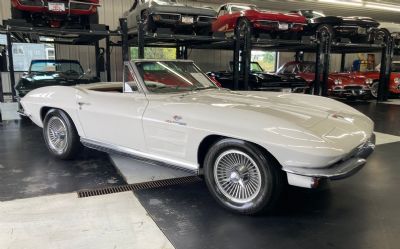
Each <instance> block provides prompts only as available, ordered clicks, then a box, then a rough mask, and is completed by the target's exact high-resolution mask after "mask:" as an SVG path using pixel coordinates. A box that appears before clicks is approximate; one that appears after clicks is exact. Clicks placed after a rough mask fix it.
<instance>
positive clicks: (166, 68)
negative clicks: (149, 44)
mask: <svg viewBox="0 0 400 249" xmlns="http://www.w3.org/2000/svg"><path fill="white" fill-rule="evenodd" d="M21 104H22V106H23V108H24V112H25V114H26V115H27V116H28V117H30V118H31V120H32V121H33V122H34V123H36V124H37V125H38V126H40V127H43V135H44V140H45V141H46V144H47V146H48V149H49V151H50V152H51V153H52V154H53V155H55V156H56V157H58V158H61V159H70V158H73V157H74V156H75V155H76V154H77V153H78V152H79V150H80V149H81V147H82V146H81V145H82V144H83V145H85V146H87V147H90V148H95V149H99V150H102V151H106V152H116V153H123V154H125V155H129V156H133V157H136V158H141V159H144V160H151V161H153V162H157V163H159V164H162V165H165V166H172V167H175V168H181V169H184V170H186V171H191V172H194V173H196V174H204V176H205V180H206V183H207V185H208V188H209V190H210V192H211V193H212V195H213V196H214V197H215V199H216V200H217V201H218V202H219V203H220V204H221V205H222V206H224V207H226V208H228V209H230V210H233V211H236V212H239V213H245V214H254V213H257V212H259V211H261V210H265V209H271V208H272V207H273V206H274V203H275V202H276V200H277V199H278V198H277V197H279V195H280V193H281V190H282V187H283V186H284V185H285V184H287V183H288V184H290V185H294V186H300V187H306V188H314V187H317V186H318V182H319V180H320V179H340V178H344V177H347V176H350V175H351V174H352V173H354V172H356V171H357V170H358V169H360V168H361V167H362V166H363V165H364V164H365V163H366V158H367V157H368V156H369V155H370V154H371V153H372V151H373V149H374V147H375V136H374V133H373V128H374V124H373V122H372V121H371V120H370V119H369V118H368V117H366V116H364V115H363V114H362V113H360V112H358V111H357V110H355V109H353V108H351V107H349V106H347V105H345V104H343V103H340V102H338V101H335V100H332V99H328V98H323V97H317V96H311V95H304V94H289V93H280V92H249V91H247V92H246V91H242V92H234V91H230V90H227V89H221V88H218V87H216V86H215V85H214V83H213V82H212V81H211V80H210V79H209V78H208V77H207V76H206V75H205V74H204V73H203V72H202V71H201V70H200V69H199V68H198V67H196V66H195V64H194V63H193V62H192V61H184V60H176V61H167V60H136V61H132V62H127V63H125V66H124V80H123V82H115V83H96V84H88V85H77V86H74V87H64V86H53V87H44V88H39V89H36V90H34V91H32V92H30V93H29V94H28V95H27V96H25V97H24V98H23V99H22V100H21Z"/></svg>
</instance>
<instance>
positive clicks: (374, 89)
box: [371, 82, 379, 99]
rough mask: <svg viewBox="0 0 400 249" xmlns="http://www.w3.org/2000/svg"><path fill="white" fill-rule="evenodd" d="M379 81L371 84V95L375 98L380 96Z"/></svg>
mask: <svg viewBox="0 0 400 249" xmlns="http://www.w3.org/2000/svg"><path fill="white" fill-rule="evenodd" d="M378 91H379V82H374V83H372V85H371V96H372V98H374V99H377V98H378Z"/></svg>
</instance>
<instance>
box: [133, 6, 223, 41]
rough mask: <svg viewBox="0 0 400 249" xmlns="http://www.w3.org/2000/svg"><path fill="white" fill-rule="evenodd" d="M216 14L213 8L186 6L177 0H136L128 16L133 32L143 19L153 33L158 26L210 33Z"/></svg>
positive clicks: (204, 33)
mask: <svg viewBox="0 0 400 249" xmlns="http://www.w3.org/2000/svg"><path fill="white" fill-rule="evenodd" d="M216 14H217V13H216V12H215V10H213V9H211V8H206V7H204V8H201V7H191V6H186V5H183V4H180V3H178V2H177V0H134V1H133V5H132V7H131V8H130V10H129V12H128V13H126V18H127V22H128V29H129V31H130V32H133V33H134V32H137V29H138V22H139V21H140V20H143V22H144V29H145V31H148V32H151V33H155V32H156V31H157V28H169V29H170V30H172V31H173V32H175V33H187V34H193V33H195V34H198V35H210V34H211V23H212V22H213V21H214V20H215V19H216V17H215V16H216Z"/></svg>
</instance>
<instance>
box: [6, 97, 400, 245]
mask: <svg viewBox="0 0 400 249" xmlns="http://www.w3.org/2000/svg"><path fill="white" fill-rule="evenodd" d="M350 104H351V105H353V106H354V107H356V108H357V109H359V110H360V111H362V112H364V113H365V114H367V115H368V116H370V117H371V118H372V119H373V120H374V121H375V122H376V130H377V131H378V133H377V142H378V144H379V145H378V146H377V150H376V152H375V153H374V154H373V155H372V156H371V158H370V160H369V162H368V164H367V165H366V167H365V168H364V169H363V170H362V171H361V172H359V173H358V174H357V175H355V176H353V177H351V178H348V179H345V180H342V181H336V182H332V183H330V184H329V186H328V187H327V188H324V189H322V190H317V191H313V190H305V189H298V188H288V189H287V191H286V193H285V195H284V198H283V199H282V201H281V203H280V206H279V209H278V211H277V212H276V213H275V214H273V215H261V216H257V217H246V216H238V215H234V214H231V213H229V212H227V211H225V210H224V209H222V208H221V207H219V206H218V205H217V204H216V203H215V201H214V200H213V199H212V198H211V196H210V195H209V193H208V191H207V190H206V187H205V185H204V183H202V182H200V183H195V184H185V185H178V186H170V187H166V188H162V189H151V190H141V191H136V192H135V193H134V194H132V192H126V193H119V194H112V195H104V196H98V197H90V198H83V199H78V198H77V197H76V193H73V192H75V191H77V190H80V189H91V188H98V187H104V186H116V185H121V184H125V183H127V182H128V183H135V182H143V181H149V180H152V179H166V178H171V177H177V176H184V175H183V174H185V173H183V172H176V171H175V172H174V171H171V170H169V169H163V170H160V168H159V166H152V165H145V164H143V163H139V162H137V161H134V160H130V159H127V158H123V157H116V156H113V155H112V156H111V158H112V160H110V158H109V157H108V155H106V154H103V153H99V152H96V151H92V150H87V151H86V152H85V153H84V154H82V156H81V158H79V159H78V160H75V161H70V162H63V161H59V160H55V159H54V158H52V157H51V156H49V154H48V153H47V151H46V148H45V146H44V142H43V140H42V138H41V130H40V129H39V128H37V127H35V126H33V125H32V124H31V123H29V122H23V121H7V122H3V123H0V248H18V249H19V248H29V249H31V248H41V249H45V248H52V249H53V248H96V249H97V248H135V249H136V248H139V249H140V248H174V247H175V248H177V249H188V248H202V249H203V248H218V249H220V248H273V249H276V248H282V249H285V248H288V249H289V248H290V249H292V248H327V249H328V248H343V249H344V248H346V249H347V248H352V249H353V248H362V249H364V248H384V249H397V248H398V244H400V238H398V236H397V234H399V233H400V216H398V210H400V200H399V198H396V196H397V195H398V193H397V192H398V189H400V178H399V177H400V167H398V165H399V164H398V162H399V161H400V154H399V153H398V151H400V142H399V141H400V130H399V127H400V119H399V116H400V106H399V105H392V104H375V103H359V102H356V103H350ZM64 193H67V194H64ZM32 197H34V198H32ZM1 201H2V202H1ZM143 207H144V208H143ZM149 217H151V218H152V219H150V218H149ZM169 241H170V242H171V243H170V242H169Z"/></svg>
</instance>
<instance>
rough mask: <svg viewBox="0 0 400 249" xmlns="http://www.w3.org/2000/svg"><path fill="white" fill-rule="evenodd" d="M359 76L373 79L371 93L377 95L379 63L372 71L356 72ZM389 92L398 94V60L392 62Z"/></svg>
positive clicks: (399, 65) (399, 82)
mask: <svg viewBox="0 0 400 249" xmlns="http://www.w3.org/2000/svg"><path fill="white" fill-rule="evenodd" d="M358 74H359V75H360V76H364V77H367V78H370V79H372V80H373V83H372V84H371V94H372V96H373V97H374V98H377V97H378V88H379V78H380V65H379V66H377V67H376V70H375V71H372V72H358ZM389 92H390V93H391V94H392V95H393V96H395V97H399V96H400V61H393V62H392V74H391V75H390V82H389Z"/></svg>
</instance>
